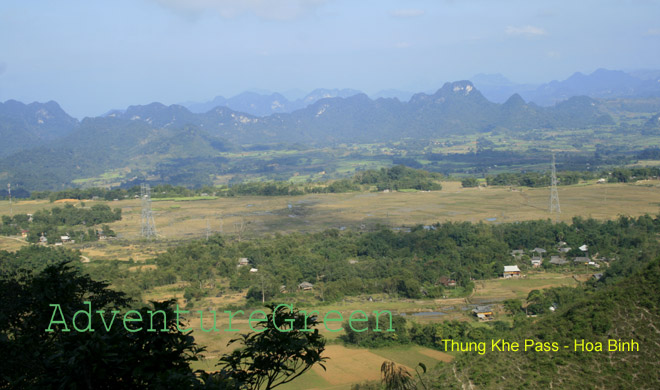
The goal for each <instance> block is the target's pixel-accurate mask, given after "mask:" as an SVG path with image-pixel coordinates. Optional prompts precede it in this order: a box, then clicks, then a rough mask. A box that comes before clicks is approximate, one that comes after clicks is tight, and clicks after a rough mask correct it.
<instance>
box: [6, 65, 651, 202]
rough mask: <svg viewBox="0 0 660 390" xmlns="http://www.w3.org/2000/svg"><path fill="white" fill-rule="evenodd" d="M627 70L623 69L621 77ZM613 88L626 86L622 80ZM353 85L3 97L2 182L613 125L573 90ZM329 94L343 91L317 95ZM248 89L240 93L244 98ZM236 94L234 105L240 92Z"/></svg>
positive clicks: (61, 181) (43, 182) (174, 170)
mask: <svg viewBox="0 0 660 390" xmlns="http://www.w3.org/2000/svg"><path fill="white" fill-rule="evenodd" d="M601 73H602V72H601ZM606 74H609V72H607V73H606ZM584 77H586V78H587V79H590V78H592V77H601V78H602V75H599V73H598V72H596V73H595V74H592V75H590V76H584ZM630 77H632V76H630ZM630 77H628V76H625V75H624V76H621V80H623V81H622V82H621V83H620V84H622V85H623V84H625V82H627V81H626V80H628V81H629V80H631V78H630ZM635 79H637V78H635ZM569 80H571V81H570V82H569ZM569 80H567V81H566V82H562V83H564V84H562V83H559V84H561V85H564V87H562V88H559V86H555V87H553V88H554V89H553V90H554V91H568V90H570V89H568V87H566V85H568V84H570V83H577V81H580V80H582V81H580V82H581V83H582V84H581V85H583V86H584V87H585V88H588V87H589V86H591V85H592V84H591V83H589V82H586V81H584V80H583V77H572V78H571V79H569ZM566 83H568V84H566ZM550 85H555V84H552V83H550V84H548V86H550ZM644 85H647V84H644ZM647 87H648V88H646V89H644V88H642V87H638V89H637V90H638V91H642V92H640V93H647V92H648V93H652V92H653V88H651V87H650V86H648V85H647ZM548 88H549V87H548ZM548 88H546V89H548ZM589 90H590V91H597V90H599V89H597V88H596V87H595V86H594V87H593V88H591V89H589ZM600 90H601V91H603V89H602V88H601V89H600ZM619 91H628V93H632V92H630V90H627V89H624V88H623V87H621V88H620V89H619ZM643 91H647V92H643ZM354 92H355V91H352V90H334V91H330V92H329V91H328V90H320V91H317V93H314V94H309V95H307V96H306V97H305V98H304V99H308V100H309V101H310V102H312V103H311V104H308V105H306V106H305V107H303V108H300V109H297V110H295V111H292V112H290V113H286V112H281V113H275V114H271V115H267V116H256V115H252V114H248V113H244V112H240V111H236V110H233V109H231V108H228V107H223V106H218V107H214V108H212V109H210V110H208V111H205V112H201V113H196V112H193V111H191V110H190V109H188V108H186V107H184V106H181V105H170V106H166V105H163V104H161V103H151V104H148V105H137V106H130V107H128V108H127V109H125V110H122V111H113V112H110V113H108V114H107V115H105V116H101V117H94V118H85V119H83V120H82V121H78V120H77V119H75V118H72V117H71V116H69V115H67V114H66V113H65V112H64V111H63V110H62V109H61V108H60V107H59V105H58V104H57V103H55V102H48V103H31V104H27V105H26V104H23V103H20V102H17V101H13V100H10V101H7V102H5V103H0V137H2V139H3V142H2V143H0V181H3V182H7V181H12V182H13V183H16V182H19V183H20V182H23V183H24V187H25V188H29V189H31V190H34V189H47V188H62V187H67V186H70V185H72V181H73V180H76V179H85V178H89V177H95V176H98V175H101V174H107V173H108V172H110V171H117V170H120V171H121V173H120V174H118V175H119V176H121V177H129V176H130V175H131V173H130V171H131V169H133V168H136V167H139V168H140V170H141V172H152V171H153V170H158V172H159V176H160V177H168V178H171V179H172V180H173V181H176V180H174V178H175V176H176V175H179V176H181V177H179V179H178V182H185V183H191V182H195V181H194V180H195V179H194V178H193V177H185V175H186V172H187V171H186V167H189V166H191V165H194V164H198V165H199V164H203V165H204V167H205V168H204V169H205V170H206V172H209V171H213V167H217V166H219V164H223V162H225V161H226V158H225V157H221V155H220V152H225V151H232V150H233V151H240V150H241V149H242V148H244V147H245V145H264V144H276V143H277V144H289V145H291V144H294V143H304V144H308V145H333V144H341V143H352V142H357V143H373V142H386V141H396V140H400V139H404V138H408V139H411V138H412V139H438V138H442V137H443V136H447V135H451V134H470V133H479V132H485V131H493V130H498V131H505V132H518V131H527V130H539V131H542V130H544V129H560V128H571V129H575V128H583V127H589V126H594V125H596V126H598V125H607V124H612V123H613V120H612V118H611V117H610V116H609V115H608V114H607V113H606V112H605V111H604V110H603V106H602V103H601V102H600V101H598V100H595V99H593V98H590V97H587V96H575V97H570V98H569V99H567V100H564V101H561V102H559V103H557V104H555V105H552V106H549V107H542V106H539V105H537V104H534V103H528V102H526V101H525V100H524V99H523V97H522V96H521V95H519V94H513V95H511V96H509V97H508V98H507V99H506V100H505V101H504V102H503V103H495V102H492V101H490V100H488V99H487V98H486V97H484V95H482V93H481V92H480V91H479V90H478V89H477V88H476V87H475V85H474V84H473V83H472V82H470V81H458V82H453V83H446V84H445V85H444V86H443V87H442V88H440V89H438V90H437V91H436V92H435V93H431V94H429V93H418V94H415V95H413V96H412V97H411V98H410V99H409V100H408V101H401V100H400V99H398V98H377V99H372V98H370V97H368V96H367V95H365V94H361V93H358V94H353V93H354ZM562 93H567V92H562ZM327 94H337V95H342V96H338V97H323V96H325V95H327ZM347 95H351V96H347ZM249 96H252V95H244V96H243V97H244V98H246V100H245V101H249V99H248V97H249ZM270 96H271V97H273V96H275V95H270ZM275 97H277V96H275ZM277 98H278V99H279V97H277ZM304 99H303V100H304ZM230 100H231V99H230ZM299 100H300V99H299ZM233 101H234V103H232V104H239V103H238V102H239V101H240V99H234V100H233ZM264 104H266V103H264ZM296 104H301V103H296ZM264 107H265V106H264ZM658 125H659V123H658V119H657V117H654V118H652V119H651V120H649V123H647V126H648V127H653V128H655V127H657V126H658ZM200 161H203V162H200ZM173 175H174V176H173ZM190 175H192V174H190ZM204 180H208V177H206V179H204Z"/></svg>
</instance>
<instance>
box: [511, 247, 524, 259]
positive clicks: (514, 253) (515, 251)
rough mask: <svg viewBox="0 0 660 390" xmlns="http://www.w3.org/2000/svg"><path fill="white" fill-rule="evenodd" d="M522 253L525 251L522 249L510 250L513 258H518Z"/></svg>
mask: <svg viewBox="0 0 660 390" xmlns="http://www.w3.org/2000/svg"><path fill="white" fill-rule="evenodd" d="M523 253H525V251H523V250H522V249H514V250H512V251H511V256H513V257H515V258H520V257H521V256H522V255H523Z"/></svg>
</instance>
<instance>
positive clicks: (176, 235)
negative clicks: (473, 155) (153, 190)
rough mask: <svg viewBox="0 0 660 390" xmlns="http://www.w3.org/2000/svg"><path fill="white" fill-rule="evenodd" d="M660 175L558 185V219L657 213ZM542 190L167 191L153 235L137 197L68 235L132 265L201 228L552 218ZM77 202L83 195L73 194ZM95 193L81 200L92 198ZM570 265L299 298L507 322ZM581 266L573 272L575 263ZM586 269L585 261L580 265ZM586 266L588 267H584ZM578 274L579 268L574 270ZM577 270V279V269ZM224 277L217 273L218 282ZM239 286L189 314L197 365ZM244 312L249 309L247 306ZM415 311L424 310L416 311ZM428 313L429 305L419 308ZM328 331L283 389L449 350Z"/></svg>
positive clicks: (221, 346)
mask: <svg viewBox="0 0 660 390" xmlns="http://www.w3.org/2000/svg"><path fill="white" fill-rule="evenodd" d="M659 193H660V182H658V181H646V182H642V183H638V184H595V183H582V184H579V185H573V186H565V187H559V197H560V202H561V207H562V214H561V216H560V217H559V219H560V220H562V221H570V219H571V218H573V217H574V216H582V217H593V218H597V219H611V218H616V217H617V216H618V215H631V216H637V215H641V214H645V213H649V214H656V213H658V210H659V204H660V203H658V202H659V201H660V197H659V196H658V195H659ZM548 195H549V191H548V189H547V188H509V187H490V188H462V187H461V185H460V183H458V182H443V190H441V191H433V192H391V193H383V192H361V193H344V194H315V195H302V196H284V197H235V198H222V197H221V198H217V199H210V198H201V199H190V198H186V199H176V198H172V199H165V200H158V201H154V202H153V203H152V208H153V211H154V214H155V220H156V227H157V229H158V232H159V235H160V238H159V239H158V240H155V241H146V240H143V239H141V238H140V236H139V229H140V217H141V204H140V201H139V200H135V199H131V200H122V201H113V202H103V203H105V204H108V205H109V206H110V207H113V208H114V207H120V208H121V209H122V216H123V218H122V220H121V221H117V222H113V223H111V224H109V225H110V226H111V228H112V229H113V230H115V231H116V232H117V233H118V238H117V239H116V240H108V241H101V242H96V243H91V244H89V243H86V244H85V246H84V247H83V246H82V245H80V244H72V245H70V247H73V248H76V249H80V250H81V252H82V254H83V255H84V256H87V257H89V258H90V259H91V261H92V262H93V261H95V260H112V259H116V260H129V259H133V260H135V261H136V262H137V263H138V264H136V265H135V266H132V267H130V268H129V271H132V270H137V269H138V268H140V267H155V265H141V264H140V262H141V261H144V260H146V259H149V258H152V257H154V256H155V255H156V254H157V253H158V252H161V251H164V250H166V249H167V248H168V247H171V246H176V245H179V244H180V243H182V242H185V241H187V240H190V239H197V238H202V237H204V236H205V235H206V233H207V227H208V231H209V232H210V233H212V234H213V233H221V234H225V235H227V236H228V237H229V239H240V240H246V239H250V238H252V237H258V236H263V235H271V234H273V233H275V232H279V233H286V232H296V231H302V232H311V231H321V230H324V229H329V228H336V229H342V228H346V229H354V230H360V229H365V230H369V229H372V228H374V227H376V226H377V225H379V224H380V225H386V226H390V227H402V226H413V225H416V224H432V223H435V222H443V221H469V222H475V223H476V222H484V223H500V222H514V221H523V220H534V219H543V218H549V217H550V215H549V214H548V211H547V203H548ZM63 203H66V202H56V203H50V202H48V201H31V200H28V201H19V202H15V203H14V204H13V205H12V210H13V213H14V214H16V213H33V212H35V211H36V210H39V209H43V208H51V207H54V206H61V205H62V204H63ZM72 203H73V204H75V205H77V206H78V205H80V204H81V202H79V201H75V202H72ZM94 203H96V202H92V201H84V206H85V207H89V206H91V205H92V204H94ZM2 214H5V215H6V214H9V205H8V202H6V201H2V202H0V215H2ZM22 245H26V244H25V243H24V242H22V241H21V239H20V238H18V237H0V249H4V250H15V249H18V248H19V247H20V246H22ZM575 271H576V270H575V269H573V270H572V271H571V272H543V271H541V272H539V271H530V272H527V273H526V276H525V277H524V278H520V279H506V280H505V279H491V280H480V281H476V282H475V290H474V292H473V293H472V295H470V296H469V297H465V298H451V297H450V298H447V299H435V300H412V299H400V298H388V297H386V296H374V300H373V301H370V300H368V297H366V296H359V297H351V298H347V299H345V300H344V301H341V302H335V303H333V304H329V305H322V304H321V305H319V304H318V303H317V304H316V305H314V306H313V307H308V308H306V307H305V306H306V304H305V303H304V300H305V297H304V296H303V297H298V296H296V297H295V299H296V300H298V298H300V299H302V300H301V301H300V302H301V304H300V305H299V306H300V307H299V308H300V309H302V310H304V309H307V310H319V311H321V312H327V311H329V310H338V311H340V312H341V313H342V315H343V316H344V319H346V318H348V315H349V314H350V312H351V311H354V310H364V311H365V312H367V313H371V312H373V311H374V310H390V311H392V313H394V314H405V315H407V316H408V318H411V319H413V320H414V321H416V322H419V323H429V322H439V321H447V320H458V321H474V319H473V317H472V316H471V314H470V308H471V307H473V306H472V305H475V304H495V310H494V311H495V317H496V319H498V320H504V321H509V318H508V317H507V316H506V315H505V314H504V313H503V311H502V310H501V309H500V308H499V306H498V305H497V304H498V303H500V302H502V301H504V300H506V299H510V298H517V299H521V298H525V297H526V296H527V295H528V294H529V292H530V291H531V290H534V289H544V288H549V287H556V286H575V285H577V283H578V282H577V281H576V279H575V278H574V275H573V273H574V272H575ZM578 272H579V271H578ZM585 272H586V270H585ZM585 275H586V274H585ZM578 276H579V277H582V276H584V275H578ZM578 279H579V278H578ZM216 282H218V283H222V281H220V280H218V281H216ZM185 286H186V283H181V282H180V283H177V284H172V285H165V286H161V287H156V288H154V289H151V290H149V291H144V293H143V296H142V298H143V299H144V300H145V301H147V300H164V299H169V298H175V299H177V300H178V301H179V303H180V304H181V305H183V302H184V300H183V290H184V288H185ZM246 292H247V290H246V291H242V292H236V293H229V294H223V295H222V296H220V297H207V298H203V299H202V300H200V301H198V302H196V303H195V307H194V308H191V309H190V310H191V313H190V314H188V315H186V317H187V318H188V320H189V323H190V326H191V328H192V329H193V335H194V337H195V339H196V341H197V343H198V344H199V345H201V346H205V347H206V352H205V353H204V356H205V359H204V360H201V361H198V362H195V363H194V365H193V366H194V368H195V369H204V370H208V371H214V370H217V367H216V366H215V364H216V363H217V361H218V358H219V357H220V356H221V355H222V354H224V353H227V352H230V351H231V350H232V349H233V348H234V347H235V346H234V345H231V346H228V342H229V340H231V339H232V338H234V337H235V336H236V335H237V333H232V332H224V331H219V332H204V331H202V330H201V329H200V326H199V323H200V320H199V314H198V313H197V312H196V311H197V310H204V315H205V316H204V325H205V328H207V329H210V328H212V325H211V322H210V321H211V318H210V317H211V315H210V312H209V311H210V310H217V311H218V313H217V315H218V321H217V328H218V329H225V328H227V325H228V320H227V318H226V315H225V314H223V310H224V309H222V308H224V307H228V306H232V305H240V304H242V303H243V302H244V300H245V295H246ZM246 312H247V310H246ZM420 313H422V315H420ZM426 313H428V314H426ZM233 324H234V327H235V328H238V329H239V330H240V332H239V333H246V332H248V331H249V326H248V322H247V317H244V318H237V319H235V320H234V321H233ZM320 330H321V333H322V334H323V335H324V336H325V337H326V339H327V340H328V345H327V352H326V356H328V357H330V359H329V361H328V362H327V371H324V370H322V369H321V368H320V367H315V368H314V369H313V370H311V371H310V372H308V373H306V374H305V375H303V376H302V377H301V378H299V379H298V380H296V381H294V382H293V383H291V384H288V385H286V386H283V388H284V389H291V390H296V389H349V388H350V386H351V385H352V384H355V383H360V382H364V381H367V380H378V379H379V376H380V365H381V364H382V363H383V361H385V360H393V361H395V362H396V363H397V364H400V365H403V366H405V367H407V368H408V369H409V371H411V372H412V369H414V367H415V366H416V365H417V363H419V362H422V363H424V364H425V365H426V366H427V367H429V368H431V367H434V366H435V365H437V364H438V363H440V362H446V361H449V360H450V359H451V358H452V356H451V355H448V354H445V353H442V352H440V351H436V350H432V349H428V348H424V347H420V346H413V345H408V346H398V347H387V348H378V349H358V348H349V347H346V346H344V345H342V343H341V340H340V339H339V336H341V335H342V334H343V332H338V333H333V332H328V331H327V330H325V329H324V328H322V327H321V329H320Z"/></svg>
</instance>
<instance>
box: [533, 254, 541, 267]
mask: <svg viewBox="0 0 660 390" xmlns="http://www.w3.org/2000/svg"><path fill="white" fill-rule="evenodd" d="M531 262H532V267H534V268H538V267H540V266H541V263H543V259H542V258H541V256H534V257H532V260H531Z"/></svg>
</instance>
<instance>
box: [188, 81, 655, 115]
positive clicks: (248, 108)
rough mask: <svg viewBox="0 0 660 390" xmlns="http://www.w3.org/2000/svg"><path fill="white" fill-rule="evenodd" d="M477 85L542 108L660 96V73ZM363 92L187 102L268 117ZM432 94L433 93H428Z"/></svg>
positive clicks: (492, 95) (395, 94)
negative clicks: (574, 100)
mask: <svg viewBox="0 0 660 390" xmlns="http://www.w3.org/2000/svg"><path fill="white" fill-rule="evenodd" d="M470 81H471V82H472V83H474V86H475V87H476V88H477V89H479V91H480V92H481V93H482V94H483V95H484V96H485V97H486V98H487V99H488V100H490V101H492V102H495V103H504V102H505V101H506V100H507V99H508V98H509V97H511V95H513V94H516V93H517V94H519V95H520V96H521V97H522V98H523V99H524V100H525V101H527V102H533V103H536V104H537V105H540V106H551V105H553V104H555V103H558V102H560V101H563V100H567V99H569V98H571V97H573V96H579V95H584V96H589V97H592V98H602V99H614V98H630V97H636V98H640V97H658V96H660V71H656V70H649V71H637V72H631V73H626V72H623V71H618V70H607V69H598V70H596V71H594V72H593V73H591V74H588V75H585V74H582V73H580V72H576V73H574V74H573V75H572V76H570V77H569V78H568V79H566V80H563V81H556V80H555V81H551V82H549V83H546V84H541V85H537V84H520V83H514V82H512V81H511V80H509V79H507V78H506V77H504V76H503V75H501V74H478V75H475V76H473V77H471V78H470ZM359 93H362V92H361V91H358V90H355V89H316V90H314V91H312V92H311V93H309V94H307V95H306V96H305V97H303V98H300V99H296V100H293V101H290V100H288V99H287V98H286V97H285V96H283V95H282V94H280V93H271V94H266V93H256V92H243V93H241V94H239V95H236V96H234V97H231V98H224V97H222V96H218V97H216V98H214V99H212V100H210V101H208V102H202V103H199V102H197V103H184V104H182V105H183V106H185V107H187V108H188V109H189V110H190V111H192V112H194V113H204V112H208V111H209V110H211V109H213V108H215V107H218V106H222V107H228V108H231V109H232V110H234V111H239V112H244V113H247V114H250V115H254V116H268V115H271V114H278V113H291V112H293V111H296V110H300V109H302V108H305V107H307V106H309V105H310V104H314V103H315V102H317V101H318V100H320V99H324V98H330V97H343V98H347V97H351V96H354V95H357V94H359ZM427 93H428V94H432V92H427ZM413 95H414V93H412V92H409V91H401V90H397V89H387V90H382V91H379V92H377V93H375V94H372V95H370V96H369V97H370V98H371V99H373V100H376V99H378V98H396V99H399V100H400V101H402V102H407V101H408V100H410V98H411V97H412V96H413Z"/></svg>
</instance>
